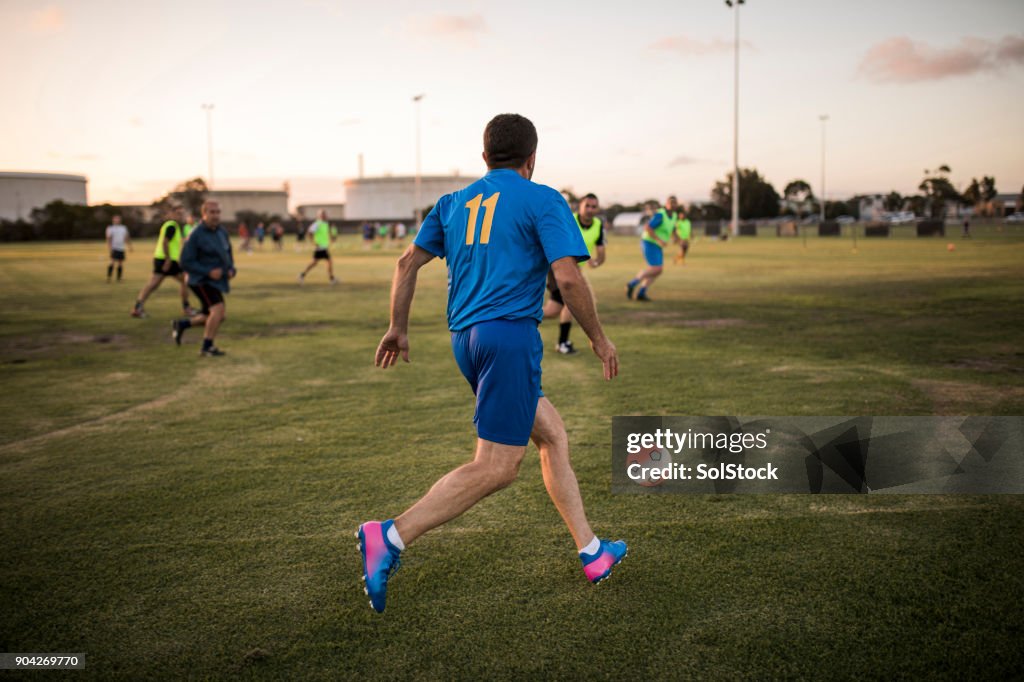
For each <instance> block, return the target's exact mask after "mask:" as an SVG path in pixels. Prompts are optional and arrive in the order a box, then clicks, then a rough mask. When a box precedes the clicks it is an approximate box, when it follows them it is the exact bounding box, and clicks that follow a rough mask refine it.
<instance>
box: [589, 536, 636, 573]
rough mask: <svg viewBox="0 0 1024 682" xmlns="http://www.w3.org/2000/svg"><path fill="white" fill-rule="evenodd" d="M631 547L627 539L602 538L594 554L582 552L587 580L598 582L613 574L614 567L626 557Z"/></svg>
mask: <svg viewBox="0 0 1024 682" xmlns="http://www.w3.org/2000/svg"><path fill="white" fill-rule="evenodd" d="M628 552H629V549H628V548H627V547H626V542H625V540H616V541H615V542H612V541H611V540H601V546H600V547H599V548H598V550H597V552H595V553H594V554H580V561H582V562H583V572H584V573H586V574H587V580H589V581H590V582H592V583H594V584H597V583H599V582H601V581H602V580H604V579H605V578H607V577H608V576H610V575H611V574H612V567H613V566H615V565H616V564H618V563H619V562H620V561H622V560H623V558H625V556H626V554H627V553H628Z"/></svg>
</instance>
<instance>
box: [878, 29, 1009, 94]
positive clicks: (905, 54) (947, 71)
mask: <svg viewBox="0 0 1024 682" xmlns="http://www.w3.org/2000/svg"><path fill="white" fill-rule="evenodd" d="M1021 63H1024V35H1016V36H1013V35H1010V36H1006V37H1004V38H1003V39H1001V40H999V41H992V40H984V39H981V38H963V39H962V40H961V41H960V44H959V45H957V46H955V47H946V48H935V47H931V46H930V45H926V44H924V43H917V42H914V41H912V40H911V39H910V38H907V37H906V36H900V37H897V38H889V39H888V40H884V41H882V42H880V43H878V44H877V45H874V46H873V47H871V49H869V50H868V51H867V54H865V55H864V58H863V59H862V60H861V62H860V66H859V67H858V73H859V74H860V75H861V76H863V77H865V78H867V79H868V80H872V81H874V82H876V83H915V82H920V81H932V80H941V79H943V78H952V77H955V76H969V75H972V74H975V73H985V72H993V71H1000V70H1002V69H1004V68H1006V67H1008V66H1013V65H1014V64H1021Z"/></svg>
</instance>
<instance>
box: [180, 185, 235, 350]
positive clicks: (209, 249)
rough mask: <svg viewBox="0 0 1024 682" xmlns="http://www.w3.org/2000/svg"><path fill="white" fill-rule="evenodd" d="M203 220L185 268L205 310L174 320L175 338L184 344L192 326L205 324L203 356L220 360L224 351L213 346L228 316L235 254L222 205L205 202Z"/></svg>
mask: <svg viewBox="0 0 1024 682" xmlns="http://www.w3.org/2000/svg"><path fill="white" fill-rule="evenodd" d="M202 216H203V219H202V220H201V221H200V222H199V224H198V225H196V227H195V229H194V230H192V234H191V235H189V238H188V241H187V242H185V246H184V248H183V249H182V250H181V265H182V267H184V268H185V272H187V273H188V284H189V288H190V289H192V291H193V292H194V293H195V295H196V296H198V297H199V300H200V302H201V303H202V304H203V309H202V310H201V311H200V312H198V313H194V314H192V315H189V314H187V313H186V315H185V317H183V318H181V319H180V320H172V321H171V337H172V338H173V339H174V342H175V343H176V344H178V345H179V346H180V345H181V337H182V336H183V335H184V334H185V330H186V329H188V328H189V327H194V326H197V325H200V324H202V325H203V347H202V349H201V350H200V351H199V355H200V356H201V357H219V356H221V355H224V354H225V353H224V351H222V350H221V349H219V348H217V346H215V345H213V341H214V338H215V337H216V336H217V330H218V329H219V328H220V325H221V323H222V322H223V321H224V319H225V318H226V316H227V311H226V308H225V305H224V294H226V293H228V292H229V291H231V284H230V283H229V280H231V279H232V278H234V276H235V274H236V271H235V259H234V256H233V254H232V253H231V237H230V236H229V235H228V231H227V230H226V229H224V227H223V226H222V225H221V224H220V204H218V203H217V202H216V201H214V200H213V199H207V200H206V201H205V202H203V208H202Z"/></svg>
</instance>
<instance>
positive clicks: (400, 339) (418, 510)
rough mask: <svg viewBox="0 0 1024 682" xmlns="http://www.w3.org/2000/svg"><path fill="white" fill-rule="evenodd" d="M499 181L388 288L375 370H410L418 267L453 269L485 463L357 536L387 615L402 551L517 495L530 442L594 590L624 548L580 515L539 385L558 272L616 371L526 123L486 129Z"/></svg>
mask: <svg viewBox="0 0 1024 682" xmlns="http://www.w3.org/2000/svg"><path fill="white" fill-rule="evenodd" d="M483 158H484V162H485V163H486V164H487V168H488V169H489V170H488V173H487V175H485V176H484V177H483V178H481V179H480V180H477V181H476V182H474V183H473V184H471V185H469V186H468V187H466V188H465V189H462V190H459V191H458V192H454V193H452V194H448V195H446V196H443V197H441V198H440V199H439V200H438V202H437V204H435V206H434V208H433V210H431V212H430V214H429V215H428V216H427V217H426V219H425V220H424V221H423V225H422V227H421V228H420V231H419V233H418V234H417V235H416V239H415V241H414V242H413V244H412V245H411V246H410V247H409V248H408V249H407V250H406V251H405V253H404V254H403V255H402V257H401V258H400V259H399V260H398V265H397V267H396V268H395V275H394V280H393V281H392V285H391V326H390V328H389V329H388V331H387V333H386V334H385V335H384V338H383V339H381V342H380V346H379V347H378V348H377V353H376V357H375V360H374V362H375V364H376V365H378V366H380V367H383V368H387V367H391V366H392V365H394V364H395V363H396V362H397V361H398V358H399V357H401V358H402V359H403V360H404V361H405V362H409V338H408V327H409V309H410V307H411V304H412V298H413V293H414V292H415V289H416V276H417V272H418V271H419V269H420V268H421V267H423V266H424V265H426V264H427V263H428V262H430V261H431V260H433V259H434V258H435V257H439V258H444V259H445V260H446V261H447V263H448V275H449V287H448V326H449V328H450V330H451V337H452V350H453V352H454V354H455V361H456V363H457V364H458V366H459V369H460V370H461V371H462V374H463V375H464V376H465V377H466V380H467V381H468V382H469V385H470V387H471V388H472V389H473V393H474V394H475V395H476V414H475V415H474V417H473V422H474V424H476V430H477V437H478V438H477V446H476V454H475V456H474V459H473V461H471V462H468V463H466V464H463V465H462V466H460V467H458V468H457V469H455V470H453V471H451V472H449V473H448V474H447V475H445V476H444V477H442V478H441V479H440V480H439V481H437V483H435V484H434V486H433V487H432V488H431V489H430V490H429V491H428V492H427V494H426V495H424V496H423V497H422V498H420V500H419V501H418V502H416V503H415V504H414V505H413V506H412V507H410V508H409V509H408V510H406V511H405V513H403V514H401V515H400V516H398V517H396V518H395V519H392V520H387V521H383V522H380V521H370V522H367V523H364V524H362V525H361V526H360V527H359V531H358V532H357V536H358V537H359V547H360V551H361V553H362V557H363V580H365V581H366V588H365V589H366V592H367V594H369V595H370V606H372V607H373V608H374V609H375V610H376V611H378V612H380V611H383V610H384V606H385V598H386V590H387V581H388V578H389V577H390V575H391V573H392V572H393V571H394V570H395V569H396V568H397V567H398V563H399V554H400V552H401V551H402V550H404V549H405V546H406V545H408V544H409V543H411V542H412V541H414V540H415V539H416V538H418V537H419V536H420V535H423V534H424V533H426V532H427V531H429V530H431V529H433V528H436V527H438V526H440V525H442V524H444V523H446V522H448V521H450V520H452V519H454V518H455V517H457V516H459V515H460V514H462V513H463V512H465V511H466V510H468V509H469V508H470V507H472V506H473V505H474V504H476V503H477V502H479V501H480V500H481V499H483V498H484V497H486V496H487V495H490V494H491V493H493V492H496V491H498V490H500V489H501V488H504V487H506V486H507V485H509V484H510V483H512V481H513V480H515V478H516V476H517V475H518V473H519V464H520V462H521V461H522V459H523V455H524V454H525V452H526V445H527V444H528V443H529V442H530V440H531V439H532V440H533V442H534V444H536V446H537V449H538V451H539V452H540V462H541V471H542V473H543V476H544V485H545V487H546V488H547V491H548V494H549V495H550V496H551V499H552V501H553V502H554V504H555V507H556V508H557V509H558V511H559V513H560V514H561V516H562V519H563V520H564V521H565V523H566V525H567V526H568V527H569V532H570V533H571V534H572V536H573V539H574V540H575V542H576V547H577V550H578V551H579V555H580V560H581V561H582V563H583V570H584V573H585V575H586V576H587V578H588V579H589V580H590V581H591V582H595V583H596V582H599V581H601V580H603V579H604V578H606V577H608V575H609V574H610V573H611V569H612V567H613V566H614V565H615V564H617V563H619V561H621V560H622V558H623V557H624V556H625V554H626V543H625V542H623V541H621V540H618V541H615V542H610V541H608V540H601V539H598V538H597V536H596V535H594V532H593V531H592V530H591V528H590V524H589V523H588V521H587V517H586V514H585V512H584V510H583V500H582V498H581V497H580V490H579V486H578V484H577V482H576V474H575V473H574V472H573V469H572V465H571V463H570V461H569V439H568V436H567V435H566V432H565V425H564V424H563V423H562V418H561V417H560V416H559V414H558V411H557V410H556V409H555V407H554V406H553V405H552V404H551V402H550V401H548V399H547V398H545V397H544V394H543V393H542V392H541V389H540V376H541V368H540V361H541V356H542V355H543V353H544V348H543V343H542V342H541V338H540V333H539V332H538V331H537V325H538V324H540V321H541V317H542V309H543V303H544V289H545V281H546V276H547V271H548V268H549V267H550V268H551V269H552V270H553V271H554V276H555V279H556V280H557V282H558V288H559V290H560V291H561V292H562V297H563V299H564V300H565V303H566V305H568V307H569V309H570V310H571V311H572V314H573V316H574V317H575V318H576V320H577V322H579V325H580V327H582V328H583V331H584V332H585V333H586V334H587V336H588V337H589V338H590V343H591V348H592V349H593V351H594V353H595V354H596V355H597V357H598V358H599V359H600V360H601V363H602V365H603V367H604V377H605V379H606V380H610V379H612V378H614V377H615V376H616V375H617V374H618V371H619V364H618V362H619V361H618V355H617V354H616V350H615V346H614V345H613V344H612V342H611V341H610V340H609V339H608V337H607V336H605V333H604V331H603V330H602V328H601V324H600V322H599V321H598V319H597V311H596V310H595V308H594V301H593V298H592V297H591V294H590V289H589V287H588V286H587V284H586V282H585V281H584V280H583V276H582V275H581V274H580V270H579V267H578V266H577V263H578V262H580V261H584V260H586V259H587V258H589V255H588V253H587V247H586V245H585V244H584V242H583V237H582V235H581V234H580V230H579V227H577V225H576V221H575V219H574V218H573V216H572V213H571V212H570V211H569V206H568V205H567V204H566V203H565V199H563V198H562V196H561V195H560V194H559V193H558V192H556V191H555V190H554V189H552V188H550V187H546V186H544V185H539V184H535V183H533V182H531V181H530V178H531V177H533V169H534V164H535V163H536V160H537V131H536V129H535V128H534V126H533V124H532V123H531V122H530V121H529V120H528V119H526V118H524V117H523V116H520V115H518V114H500V115H498V116H496V117H494V119H492V120H491V121H490V123H488V124H487V127H486V129H485V130H484V152H483Z"/></svg>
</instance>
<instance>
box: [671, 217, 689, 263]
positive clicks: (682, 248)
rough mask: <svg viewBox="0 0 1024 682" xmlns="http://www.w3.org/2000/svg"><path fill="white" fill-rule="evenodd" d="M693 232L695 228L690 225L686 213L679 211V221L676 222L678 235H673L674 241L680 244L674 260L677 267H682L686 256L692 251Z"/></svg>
mask: <svg viewBox="0 0 1024 682" xmlns="http://www.w3.org/2000/svg"><path fill="white" fill-rule="evenodd" d="M692 231H693V227H692V226H691V225H690V219H689V218H687V217H686V211H684V210H683V209H681V208H680V209H679V220H677V221H676V233H675V234H674V235H672V241H674V242H677V243H678V244H679V253H678V254H677V255H676V257H675V259H674V261H673V262H674V263H675V264H676V265H680V264H681V263H684V262H685V261H686V254H687V252H688V251H689V250H690V233H691V232H692Z"/></svg>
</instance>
